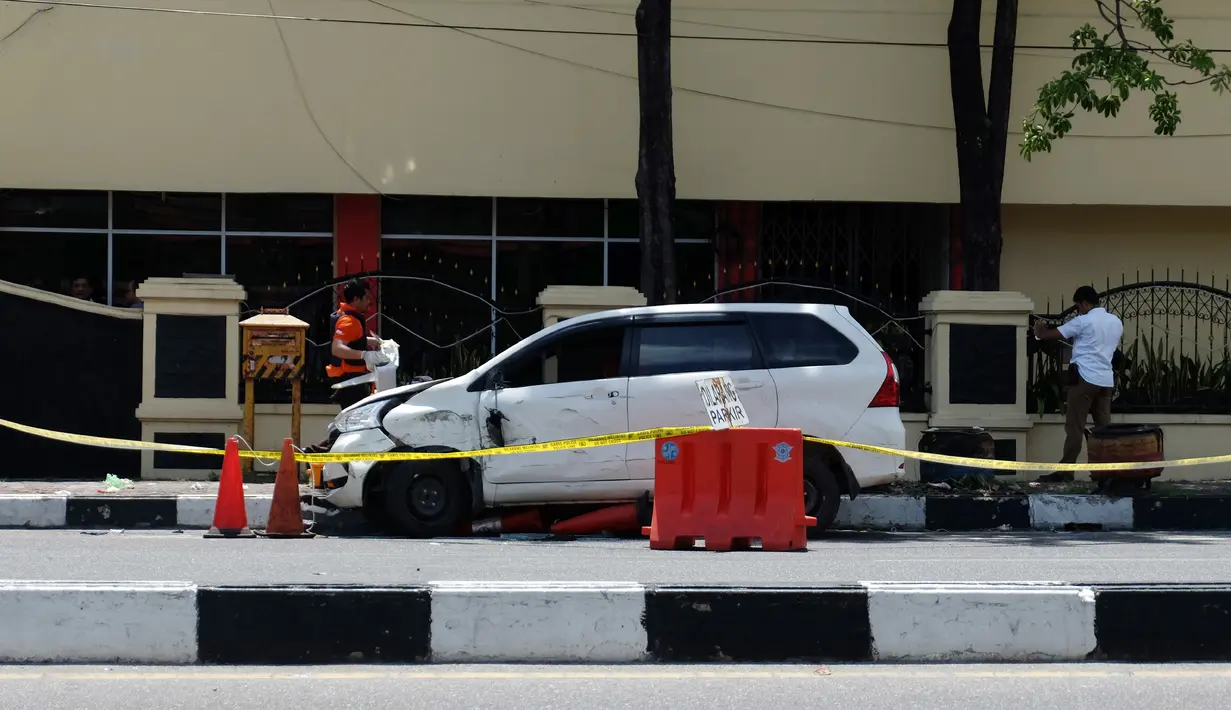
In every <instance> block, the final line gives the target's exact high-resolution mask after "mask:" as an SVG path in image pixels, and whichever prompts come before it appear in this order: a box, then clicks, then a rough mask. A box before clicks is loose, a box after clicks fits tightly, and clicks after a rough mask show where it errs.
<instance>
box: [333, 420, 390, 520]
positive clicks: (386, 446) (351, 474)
mask: <svg viewBox="0 0 1231 710" xmlns="http://www.w3.org/2000/svg"><path fill="white" fill-rule="evenodd" d="M394 446H395V444H394V443H393V440H392V439H390V438H389V437H388V435H386V434H385V432H383V431H381V430H380V429H364V430H362V431H352V432H348V433H345V434H340V435H339V436H338V438H337V440H336V441H334V442H333V446H332V447H331V448H330V449H329V453H331V454H350V453H355V454H362V453H384V452H386V451H391V450H393V448H394ZM374 465H375V462H373V461H349V462H347V463H327V464H325V465H324V466H323V467H322V470H321V488H322V489H324V490H325V491H328V492H327V493H326V494H325V495H324V499H325V500H327V501H329V502H330V503H332V504H333V505H335V506H337V507H339V508H360V507H362V506H363V479H364V478H365V477H366V476H367V475H368V472H369V471H371V470H372V467H373V466H374Z"/></svg>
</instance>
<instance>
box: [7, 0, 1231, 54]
mask: <svg viewBox="0 0 1231 710" xmlns="http://www.w3.org/2000/svg"><path fill="white" fill-rule="evenodd" d="M4 1H5V2H12V3H19V4H25V5H41V6H44V7H75V8H86V9H93V10H124V11H129V12H158V13H164V14H172V15H193V16H199V17H236V18H248V19H260V20H285V21H287V22H319V23H323V24H335V25H369V26H376V27H408V28H415V29H425V30H426V29H431V30H458V31H468V32H507V33H520V34H542V35H574V36H581V37H620V38H630V39H635V38H636V37H637V33H635V32H614V31H610V30H570V29H558V28H548V27H508V26H497V25H457V24H449V23H429V22H401V21H394V20H360V19H356V18H349V17H316V16H310V15H275V14H260V13H252V12H223V11H220V10H190V9H186V8H174V7H141V6H137V5H115V4H107V3H91V2H75V1H74V0H4ZM748 31H749V32H770V33H772V32H774V30H762V29H754V28H749V29H748ZM671 38H672V39H673V40H686V41H705V42H759V43H769V44H818V45H851V46H856V47H908V48H927V49H944V48H946V47H947V46H948V45H946V44H945V43H944V42H910V41H895V40H874V39H838V38H823V37H749V36H742V35H697V34H673V35H671ZM980 46H981V47H982V48H983V49H991V48H992V45H990V44H985V45H980ZM1016 48H1017V49H1026V50H1054V51H1062V52H1071V51H1074V50H1073V47H1072V46H1070V45H1058V44H1019V45H1016ZM1206 51H1209V52H1216V53H1227V52H1231V49H1210V50H1206Z"/></svg>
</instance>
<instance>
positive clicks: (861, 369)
mask: <svg viewBox="0 0 1231 710" xmlns="http://www.w3.org/2000/svg"><path fill="white" fill-rule="evenodd" d="M748 320H749V323H750V324H751V325H752V330H753V333H754V334H755V335H756V336H757V344H758V346H759V348H760V350H761V355H762V357H763V358H764V360H765V364H766V366H767V367H769V368H770V372H771V373H772V374H773V379H774V385H775V389H776V390H777V391H778V422H779V425H780V426H783V427H787V428H791V429H801V430H803V432H804V433H805V434H811V435H812V436H819V437H823V438H827V439H842V438H843V437H845V436H846V433H847V432H848V431H850V429H851V427H852V426H854V424H855V422H856V421H857V420H858V419H859V417H860V416H861V415H862V414H863V413H864V411H866V410H867V408H868V403H869V402H871V401H872V398H873V397H874V396H875V394H876V391H877V389H879V388H880V385H881V383H882V382H883V381H884V379H885V364H884V359H883V357H881V356H880V355H879V353H873V354H871V355H870V356H869V357H866V358H861V357H860V349H859V346H858V345H856V344H855V343H854V342H853V341H852V340H851V339H850V338H848V337H846V336H845V335H843V334H842V333H841V332H839V331H838V329H837V328H835V327H834V326H833V325H830V324H829V323H827V322H826V321H825V320H824V319H823V318H821V317H820V316H819V315H818V314H816V313H810V312H807V311H803V310H801V311H799V312H795V313H790V312H782V313H750V314H748Z"/></svg>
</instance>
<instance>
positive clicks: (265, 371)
mask: <svg viewBox="0 0 1231 710" xmlns="http://www.w3.org/2000/svg"><path fill="white" fill-rule="evenodd" d="M240 326H242V327H243V329H244V366H243V373H244V395H245V400H244V434H245V436H246V437H247V438H248V443H249V445H250V446H252V448H254V449H255V448H256V421H255V420H256V395H255V393H254V390H255V389H256V387H255V385H256V381H257V380H258V379H262V380H279V381H282V382H286V381H287V380H290V382H291V440H292V441H293V442H295V445H296V446H298V445H299V444H300V443H301V442H300V428H301V427H300V420H301V419H302V403H303V402H302V400H303V366H304V359H305V358H304V356H305V345H306V342H307V338H306V335H305V334H306V331H307V329H308V324H307V323H305V322H303V321H301V320H299V319H298V318H295V317H294V316H292V315H290V314H288V313H287V312H286V310H285V309H281V310H269V309H261V313H260V314H259V315H256V316H253V317H251V318H249V319H248V320H245V321H243V322H241V323H240ZM244 470H245V471H251V470H252V459H246V460H245V463H244Z"/></svg>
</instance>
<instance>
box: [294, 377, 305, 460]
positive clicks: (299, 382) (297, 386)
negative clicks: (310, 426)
mask: <svg viewBox="0 0 1231 710" xmlns="http://www.w3.org/2000/svg"><path fill="white" fill-rule="evenodd" d="M302 392H303V379H302V378H299V377H296V378H295V379H294V380H293V381H292V382H291V441H293V442H295V446H300V445H301V444H302V443H303V442H302V441H300V440H299V421H300V413H301V408H300V399H301V395H302Z"/></svg>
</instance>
